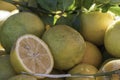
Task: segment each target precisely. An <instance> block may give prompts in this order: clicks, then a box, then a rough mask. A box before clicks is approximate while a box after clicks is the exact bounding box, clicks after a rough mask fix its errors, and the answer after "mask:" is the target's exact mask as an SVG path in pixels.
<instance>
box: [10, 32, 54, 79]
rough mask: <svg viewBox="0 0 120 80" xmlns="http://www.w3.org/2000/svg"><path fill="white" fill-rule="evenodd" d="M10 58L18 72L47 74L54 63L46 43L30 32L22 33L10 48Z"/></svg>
mask: <svg viewBox="0 0 120 80" xmlns="http://www.w3.org/2000/svg"><path fill="white" fill-rule="evenodd" d="M10 59H11V63H12V65H13V67H14V69H15V70H16V71H17V72H18V73H20V72H28V73H41V74H49V73H50V72H51V71H52V68H53V64H54V61H53V57H52V55H51V51H50V50H49V47H48V46H47V44H46V43H45V42H44V41H43V40H41V39H40V38H38V37H36V36H35V35H31V34H26V35H23V36H21V37H19V38H18V39H17V41H16V44H15V46H14V47H13V48H12V50H11V53H10ZM37 77H38V76H37Z"/></svg>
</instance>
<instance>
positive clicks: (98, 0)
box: [95, 0, 110, 4]
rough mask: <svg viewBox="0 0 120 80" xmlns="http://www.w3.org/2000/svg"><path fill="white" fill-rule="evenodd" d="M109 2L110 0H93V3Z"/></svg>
mask: <svg viewBox="0 0 120 80" xmlns="http://www.w3.org/2000/svg"><path fill="white" fill-rule="evenodd" d="M109 2H110V0H95V3H97V4H107V3H109Z"/></svg>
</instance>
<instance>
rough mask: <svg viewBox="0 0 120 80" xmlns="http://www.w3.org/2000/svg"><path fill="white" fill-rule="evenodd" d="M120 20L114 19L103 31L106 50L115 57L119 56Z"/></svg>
mask: <svg viewBox="0 0 120 80" xmlns="http://www.w3.org/2000/svg"><path fill="white" fill-rule="evenodd" d="M119 29H120V20H118V21H115V23H114V24H112V25H111V26H110V27H108V29H107V30H106V33H105V38H104V44H105V48H106V50H107V51H108V52H109V53H110V54H111V55H113V56H115V57H120V41H119V40H120V36H119V34H120V30H119Z"/></svg>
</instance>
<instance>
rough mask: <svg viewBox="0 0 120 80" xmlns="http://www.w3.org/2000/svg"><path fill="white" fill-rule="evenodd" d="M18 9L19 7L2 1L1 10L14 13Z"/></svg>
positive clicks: (0, 0) (0, 2) (0, 1)
mask: <svg viewBox="0 0 120 80" xmlns="http://www.w3.org/2000/svg"><path fill="white" fill-rule="evenodd" d="M15 9H17V7H16V6H15V5H13V4H11V3H8V2H6V1H4V0H0V10H6V11H10V12H11V11H13V10H15Z"/></svg>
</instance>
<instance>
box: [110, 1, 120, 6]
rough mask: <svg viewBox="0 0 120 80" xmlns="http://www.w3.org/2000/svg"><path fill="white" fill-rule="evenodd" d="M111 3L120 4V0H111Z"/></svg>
mask: <svg viewBox="0 0 120 80" xmlns="http://www.w3.org/2000/svg"><path fill="white" fill-rule="evenodd" d="M110 4H112V5H115V4H118V5H119V4H120V0H110Z"/></svg>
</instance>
